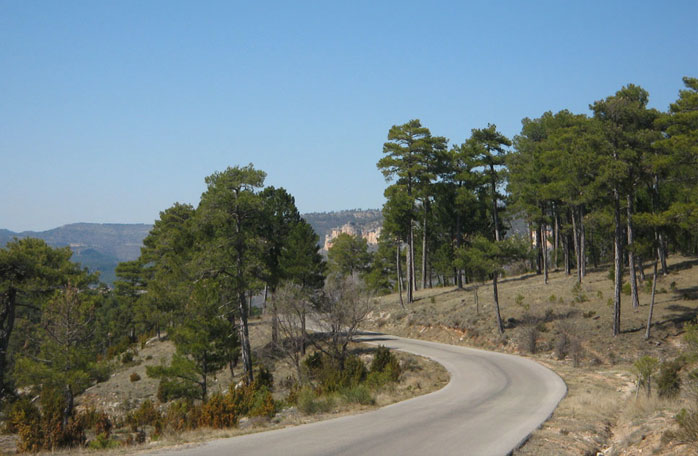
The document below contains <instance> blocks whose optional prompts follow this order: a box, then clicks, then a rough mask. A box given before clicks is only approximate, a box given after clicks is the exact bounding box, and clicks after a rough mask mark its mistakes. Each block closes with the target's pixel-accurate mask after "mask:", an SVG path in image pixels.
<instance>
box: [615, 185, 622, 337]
mask: <svg viewBox="0 0 698 456" xmlns="http://www.w3.org/2000/svg"><path fill="white" fill-rule="evenodd" d="M613 219H614V225H615V226H614V228H615V229H614V235H613V251H614V257H615V258H614V259H615V261H614V274H615V280H614V282H615V286H614V301H613V335H614V336H617V335H618V334H620V300H621V285H622V282H623V243H622V239H623V230H622V226H621V222H620V195H619V194H618V187H614V188H613Z"/></svg>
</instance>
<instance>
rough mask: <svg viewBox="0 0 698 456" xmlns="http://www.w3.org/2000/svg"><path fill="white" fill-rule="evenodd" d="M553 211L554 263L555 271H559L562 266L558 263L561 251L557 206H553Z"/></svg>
mask: <svg viewBox="0 0 698 456" xmlns="http://www.w3.org/2000/svg"><path fill="white" fill-rule="evenodd" d="M553 210H554V211H555V259H554V260H553V261H554V262H555V270H556V271H557V267H558V265H559V264H560V262H559V261H558V260H559V254H558V252H559V251H560V217H559V215H558V213H557V206H555V205H553Z"/></svg>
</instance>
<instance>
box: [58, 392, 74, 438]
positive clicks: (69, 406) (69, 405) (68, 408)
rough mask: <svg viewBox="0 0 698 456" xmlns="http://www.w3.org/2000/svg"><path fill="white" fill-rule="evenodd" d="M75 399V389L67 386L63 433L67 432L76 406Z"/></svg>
mask: <svg viewBox="0 0 698 456" xmlns="http://www.w3.org/2000/svg"><path fill="white" fill-rule="evenodd" d="M74 402H75V401H74V397H73V389H72V388H71V387H70V385H66V386H65V408H64V409H63V421H62V423H61V424H62V425H63V428H62V429H63V431H65V430H66V428H67V427H68V419H69V418H70V415H72V414H73V406H74Z"/></svg>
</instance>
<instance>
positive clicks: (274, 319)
mask: <svg viewBox="0 0 698 456" xmlns="http://www.w3.org/2000/svg"><path fill="white" fill-rule="evenodd" d="M271 342H272V343H273V344H274V345H276V344H278V343H279V312H278V310H277V309H276V302H273V301H272V303H271Z"/></svg>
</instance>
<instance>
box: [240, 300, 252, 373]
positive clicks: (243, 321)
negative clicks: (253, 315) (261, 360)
mask: <svg viewBox="0 0 698 456" xmlns="http://www.w3.org/2000/svg"><path fill="white" fill-rule="evenodd" d="M239 302H240V305H239V310H240V324H239V325H238V328H239V330H240V346H241V350H240V351H241V354H242V368H243V370H244V371H245V377H246V381H247V383H248V384H251V383H252V381H253V380H254V375H253V374H252V349H251V347H250V332H249V328H248V326H247V299H245V292H244V291H241V292H240V293H239Z"/></svg>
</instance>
